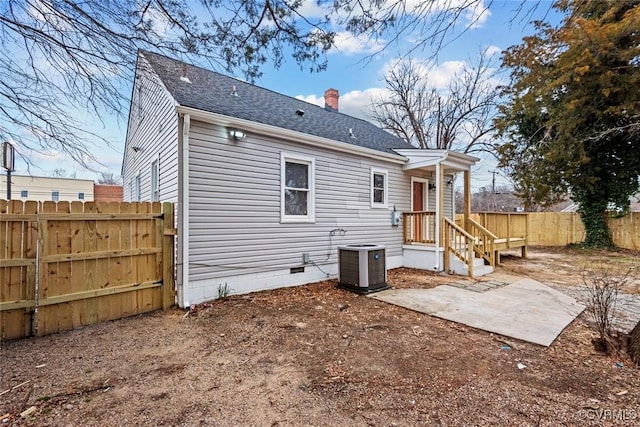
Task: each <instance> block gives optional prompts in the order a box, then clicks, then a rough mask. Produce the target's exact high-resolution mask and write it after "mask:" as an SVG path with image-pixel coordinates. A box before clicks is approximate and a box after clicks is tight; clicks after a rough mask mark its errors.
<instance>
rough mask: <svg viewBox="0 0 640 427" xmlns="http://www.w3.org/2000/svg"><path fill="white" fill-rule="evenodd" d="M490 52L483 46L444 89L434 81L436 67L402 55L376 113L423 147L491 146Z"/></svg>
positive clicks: (476, 149)
mask: <svg viewBox="0 0 640 427" xmlns="http://www.w3.org/2000/svg"><path fill="white" fill-rule="evenodd" d="M491 57H492V55H491V54H490V53H489V52H488V51H487V50H483V51H481V52H480V55H479V56H478V60H477V63H476V64H473V65H467V64H465V65H464V66H463V67H462V69H461V70H460V71H459V72H457V73H456V74H455V75H454V76H452V78H451V80H450V82H449V84H448V86H447V87H446V89H445V90H444V91H441V92H439V91H438V90H437V89H436V88H435V87H433V86H432V85H430V83H429V79H430V74H432V73H433V72H434V69H433V68H429V69H426V70H425V69H424V68H423V67H419V66H418V65H417V64H416V62H415V61H414V60H412V59H405V60H401V61H400V62H399V63H398V65H397V66H396V67H395V68H393V69H392V70H391V71H390V72H389V74H388V75H387V77H386V78H385V81H386V83H387V89H388V90H389V96H387V97H383V98H381V99H378V100H374V101H373V104H372V107H371V111H372V117H373V118H374V119H375V120H377V121H378V122H379V123H380V125H381V126H382V127H383V128H385V129H387V130H389V131H390V132H392V133H393V134H395V135H396V136H398V137H400V138H403V139H405V140H407V141H409V142H411V143H412V144H414V145H416V146H417V147H419V148H437V149H457V150H459V151H462V152H464V153H473V152H483V151H484V152H491V153H493V151H494V150H493V144H492V143H491V138H490V136H491V134H492V132H493V131H494V129H495V127H494V124H493V119H494V117H495V115H496V113H497V110H496V103H497V99H498V91H497V89H496V84H495V82H494V80H493V77H494V75H493V67H492V63H491Z"/></svg>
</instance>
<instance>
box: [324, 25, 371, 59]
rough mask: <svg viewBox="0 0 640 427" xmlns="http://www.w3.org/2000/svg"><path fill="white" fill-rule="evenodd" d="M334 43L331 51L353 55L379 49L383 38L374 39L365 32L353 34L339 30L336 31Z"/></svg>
mask: <svg viewBox="0 0 640 427" xmlns="http://www.w3.org/2000/svg"><path fill="white" fill-rule="evenodd" d="M334 45H335V47H334V48H333V49H332V50H331V52H332V53H333V52H336V51H337V52H339V53H341V54H344V55H355V54H358V53H374V52H377V51H379V50H380V49H382V48H383V46H384V40H381V39H378V40H375V39H372V38H370V37H369V36H368V35H366V34H360V35H358V36H354V35H352V34H351V33H349V32H346V31H339V32H337V33H336V37H335V39H334Z"/></svg>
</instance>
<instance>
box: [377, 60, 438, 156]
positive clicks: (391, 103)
mask: <svg viewBox="0 0 640 427" xmlns="http://www.w3.org/2000/svg"><path fill="white" fill-rule="evenodd" d="M384 80H385V82H386V84H387V89H388V90H389V92H390V93H389V96H388V97H385V98H382V99H380V100H378V101H374V103H373V104H372V107H371V115H372V117H373V118H374V119H375V120H376V121H377V122H378V123H380V125H381V126H382V127H383V128H384V129H387V130H389V131H390V132H391V133H393V134H394V135H396V136H398V137H400V138H402V139H404V140H405V141H409V142H411V143H412V144H414V145H415V146H417V147H418V148H431V144H430V141H431V139H432V136H433V128H434V124H433V120H432V117H433V111H434V109H436V108H437V103H438V95H437V93H436V90H435V89H433V88H430V87H429V86H428V84H427V81H428V79H427V78H424V77H423V76H422V73H420V71H419V67H418V66H417V64H416V63H415V62H414V61H413V60H411V59H408V60H405V61H401V62H400V63H399V64H398V65H397V66H396V67H394V68H392V69H391V70H390V71H389V73H388V75H387V76H386V77H385V79H384Z"/></svg>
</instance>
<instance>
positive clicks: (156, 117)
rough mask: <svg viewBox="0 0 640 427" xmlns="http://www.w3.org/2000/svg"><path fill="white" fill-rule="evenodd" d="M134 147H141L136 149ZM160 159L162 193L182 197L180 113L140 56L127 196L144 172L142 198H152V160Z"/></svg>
mask: <svg viewBox="0 0 640 427" xmlns="http://www.w3.org/2000/svg"><path fill="white" fill-rule="evenodd" d="M132 147H139V148H141V150H140V151H138V152H134V151H133V149H132ZM155 160H158V161H159V172H160V174H159V183H158V188H159V197H160V201H163V202H177V201H178V116H177V113H176V110H175V102H174V100H173V98H172V97H171V95H170V94H169V93H168V92H167V91H166V89H165V88H164V86H163V85H162V83H161V82H160V80H159V79H158V78H157V76H156V75H155V74H154V73H152V72H150V71H149V70H148V68H147V64H146V62H145V60H144V58H139V60H138V69H137V72H136V79H135V84H134V89H133V94H132V102H131V111H130V113H129V126H128V129H127V141H126V145H125V154H124V164H123V168H122V169H123V185H124V200H127V201H130V200H131V199H132V194H131V182H132V180H134V179H135V176H136V175H137V174H140V200H142V201H149V200H151V163H152V162H153V161H155Z"/></svg>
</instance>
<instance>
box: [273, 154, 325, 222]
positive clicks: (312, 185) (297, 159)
mask: <svg viewBox="0 0 640 427" xmlns="http://www.w3.org/2000/svg"><path fill="white" fill-rule="evenodd" d="M287 162H290V163H300V164H304V165H307V166H308V167H309V196H308V197H307V215H305V216H302V215H285V209H284V204H285V198H284V190H285V185H284V184H285V172H286V171H285V169H286V163H287ZM280 222H281V223H315V222H316V159H314V158H313V157H307V156H302V155H299V154H292V153H285V152H281V153H280Z"/></svg>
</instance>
